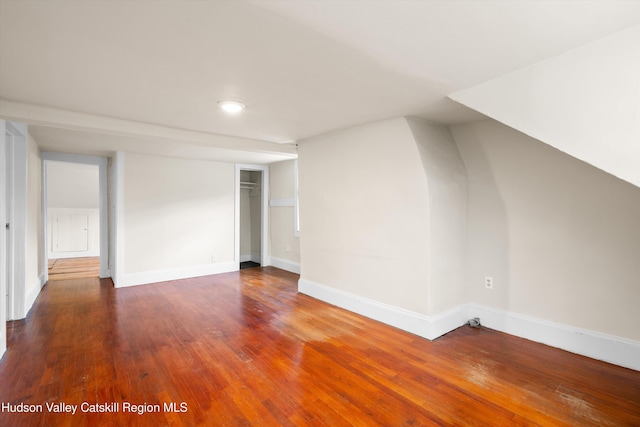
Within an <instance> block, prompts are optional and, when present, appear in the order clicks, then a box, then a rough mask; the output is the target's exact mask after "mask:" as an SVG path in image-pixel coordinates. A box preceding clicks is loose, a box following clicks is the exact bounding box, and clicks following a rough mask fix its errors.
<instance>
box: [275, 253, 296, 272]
mask: <svg viewBox="0 0 640 427" xmlns="http://www.w3.org/2000/svg"><path fill="white" fill-rule="evenodd" d="M271 265H272V266H274V267H277V268H279V269H281V270H286V271H290V272H291V273H296V274H300V263H298V262H293V261H289V260H286V259H282V258H276V257H273V256H272V257H271Z"/></svg>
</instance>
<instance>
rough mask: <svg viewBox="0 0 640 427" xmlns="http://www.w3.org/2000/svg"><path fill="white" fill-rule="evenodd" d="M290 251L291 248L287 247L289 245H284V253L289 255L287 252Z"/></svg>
mask: <svg viewBox="0 0 640 427" xmlns="http://www.w3.org/2000/svg"><path fill="white" fill-rule="evenodd" d="M290 250H291V248H290V247H289V245H286V246H285V247H284V251H285V252H286V253H289V251H290Z"/></svg>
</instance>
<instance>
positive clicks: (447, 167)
mask: <svg viewBox="0 0 640 427" xmlns="http://www.w3.org/2000/svg"><path fill="white" fill-rule="evenodd" d="M407 123H408V124H409V127H410V129H411V132H412V133H413V137H414V139H415V143H416V145H417V147H418V152H419V154H420V159H421V160H422V166H423V169H424V173H425V175H426V177H427V186H428V200H429V214H428V217H427V218H425V221H427V222H428V230H429V231H428V251H427V254H428V256H427V260H426V263H427V269H428V272H429V275H428V278H427V280H428V284H429V310H428V313H429V314H437V313H441V312H443V311H445V310H447V309H451V308H455V307H458V306H460V305H461V304H464V303H465V302H466V301H467V300H466V292H465V279H466V277H465V274H464V271H465V268H466V259H465V257H466V250H467V198H468V189H467V171H466V169H465V166H464V163H463V162H462V158H461V157H460V153H459V152H458V148H457V146H456V144H455V142H454V140H453V137H452V135H451V132H450V131H449V129H448V128H447V127H446V126H439V125H434V124H432V123H428V122H425V121H423V120H419V119H413V118H410V119H407Z"/></svg>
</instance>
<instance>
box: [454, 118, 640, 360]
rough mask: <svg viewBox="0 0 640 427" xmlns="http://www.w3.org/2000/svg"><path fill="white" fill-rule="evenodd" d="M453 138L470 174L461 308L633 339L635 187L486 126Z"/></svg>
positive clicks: (463, 129) (639, 201)
mask: <svg viewBox="0 0 640 427" xmlns="http://www.w3.org/2000/svg"><path fill="white" fill-rule="evenodd" d="M452 132H453V135H454V137H455V140H456V143H457V145H458V147H459V149H460V152H461V154H462V157H463V159H464V162H465V165H466V167H467V171H468V174H469V185H470V199H469V222H468V226H469V264H468V273H467V281H468V286H469V287H468V298H469V300H470V301H473V302H474V303H478V304H482V305H484V306H489V307H494V308H497V309H500V310H506V311H509V312H513V313H517V314H520V315H526V316H532V317H535V318H537V319H544V320H545V321H549V322H554V323H556V322H557V323H559V324H564V325H570V326H573V327H577V328H583V329H586V330H590V331H597V332H600V333H606V334H611V335H614V336H618V337H623V338H627V339H631V340H636V341H639V340H640V330H639V329H638V328H637V313H638V301H640V286H639V284H640V282H639V278H640V227H639V226H638V224H639V223H638V221H639V218H640V189H638V188H637V187H635V186H633V185H631V184H628V183H626V182H624V181H621V180H620V179H617V178H615V177H613V176H611V175H609V174H607V173H605V172H602V171H600V170H598V169H596V168H594V167H592V166H590V165H588V164H586V163H583V162H581V161H579V160H576V159H575V158H572V157H570V156H568V155H565V154H563V153H561V152H559V151H557V150H555V149H553V148H551V147H549V146H547V145H545V144H542V143H541V142H540V141H537V140H535V139H533V138H530V137H528V136H526V135H524V134H522V133H520V132H518V131H515V130H513V129H511V128H508V127H506V126H504V125H501V124H499V123H497V122H495V121H493V120H486V121H481V122H476V123H471V124H465V125H457V126H453V127H452ZM485 276H493V277H494V279H495V283H494V289H493V290H487V289H485V288H484V285H483V279H484V277H485ZM636 369H637V368H636Z"/></svg>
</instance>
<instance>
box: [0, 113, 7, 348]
mask: <svg viewBox="0 0 640 427" xmlns="http://www.w3.org/2000/svg"><path fill="white" fill-rule="evenodd" d="M5 127H6V122H5V121H4V120H2V119H0V131H1V132H0V357H2V356H3V355H4V353H5V352H6V350H7V300H6V295H7V270H6V268H7V263H8V257H7V241H6V239H7V237H8V236H7V234H8V233H7V232H6V229H5V224H6V222H7V221H6V220H7V218H6V215H7V208H6V198H7V195H6V182H5V181H6V173H7V172H6V171H7V169H6V168H7V166H6V165H7V161H8V159H7V158H6V157H7V156H6V141H5V139H6V134H5Z"/></svg>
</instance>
